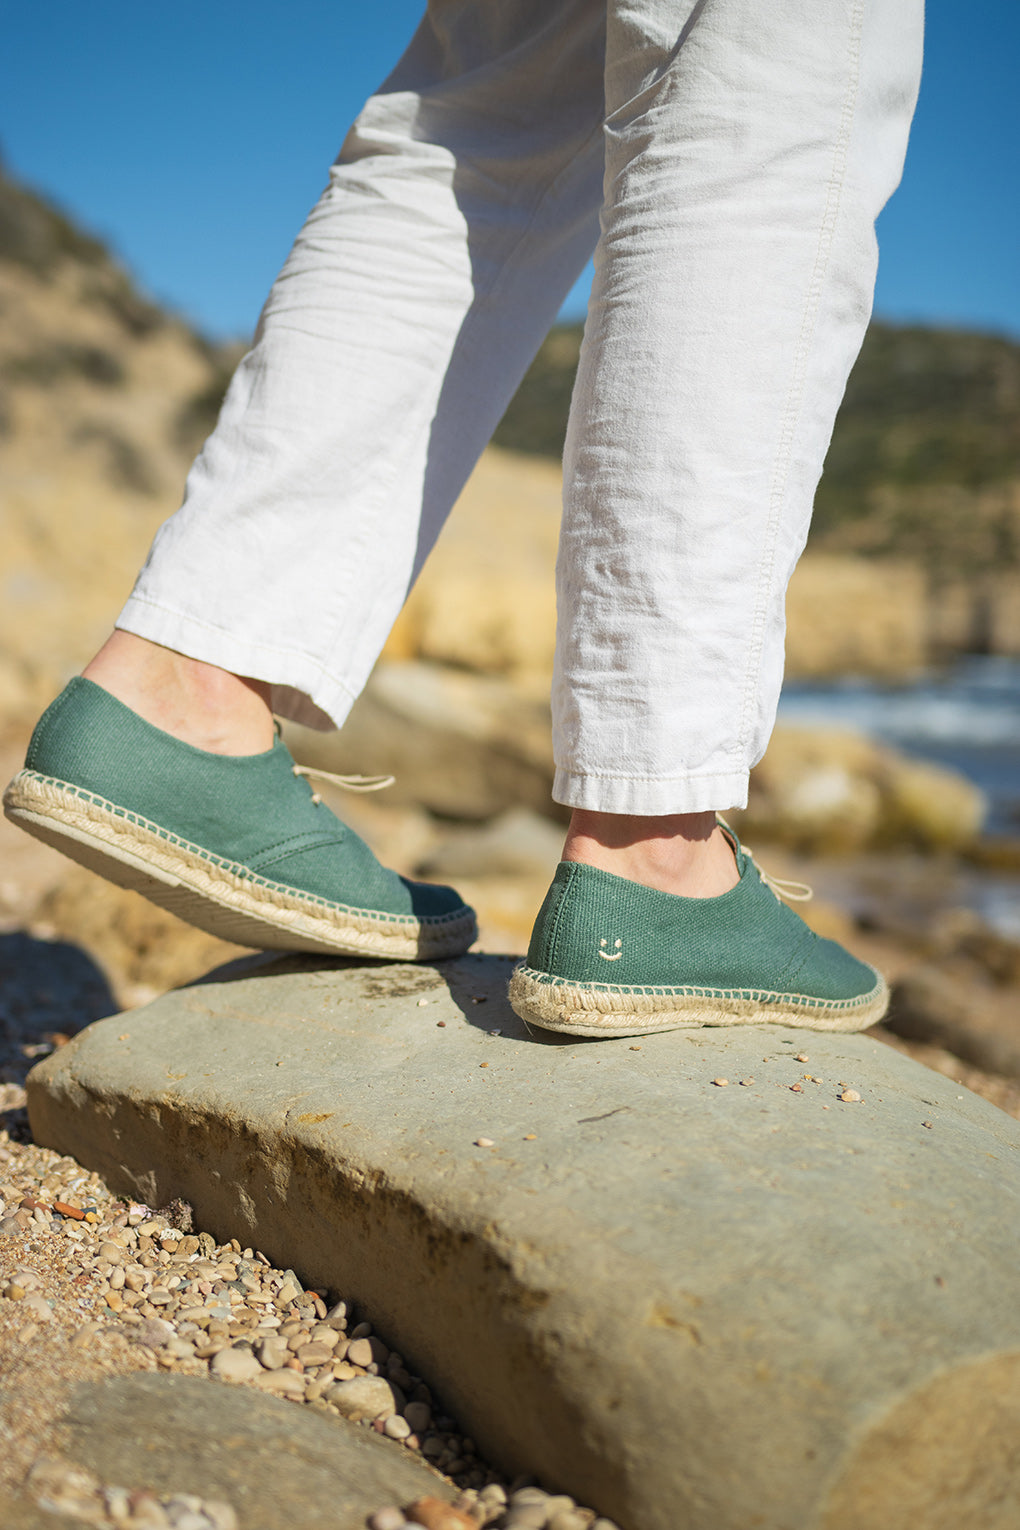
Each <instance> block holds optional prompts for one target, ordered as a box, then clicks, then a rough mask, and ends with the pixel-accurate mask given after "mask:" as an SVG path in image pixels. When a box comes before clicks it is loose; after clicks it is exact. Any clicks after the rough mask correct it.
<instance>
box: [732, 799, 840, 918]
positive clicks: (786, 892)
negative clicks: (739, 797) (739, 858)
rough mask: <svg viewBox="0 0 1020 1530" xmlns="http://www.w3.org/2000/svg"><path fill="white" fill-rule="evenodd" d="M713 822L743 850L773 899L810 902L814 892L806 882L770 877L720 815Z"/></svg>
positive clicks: (789, 901)
mask: <svg viewBox="0 0 1020 1530" xmlns="http://www.w3.org/2000/svg"><path fill="white" fill-rule="evenodd" d="M715 821H716V823H717V824H718V825H719V827H720V828H721V829H723V830H725V832H726V834H727V835H728V836H729V838H730V840H731V842H732V843H733V845H734V846H737V845H739V846H740V849H741V850H743V852H744V854H745V855H746V856H747V859H748V860H749V861H750V862H751V865H752V866H753V867H754V869H755V871H757V873H758V875H759V876H760V877H761V879H762V881H763V882H764V883H765V886H766V887H767V888H768V890H769V892H770V893H772V895H773V897H775V898H778V899H779V901H780V902H782V901H783V899H784V898H785V900H786V902H787V903H810V902H811V899H812V898H813V897H814V895H815V890H814V888H813V887H810V886H809V885H808V883H807V882H790V881H786V880H785V879H784V878H783V877H773V876H770V875H769V873H768V872H767V871H766V870H765V868H764V866H762V864H761V862H760V861H758V860H756V859H755V854H754V851H753V850H752V849H751V847H750V846H749V845H741V844H740V841H739V839H738V838H737V836H736V835H735V834H734V832H733V830H732V829H731V828H730V826H729V824H728V823H727V822H726V820H725V818H724V817H723V816H722V814H721V813H716V815H715Z"/></svg>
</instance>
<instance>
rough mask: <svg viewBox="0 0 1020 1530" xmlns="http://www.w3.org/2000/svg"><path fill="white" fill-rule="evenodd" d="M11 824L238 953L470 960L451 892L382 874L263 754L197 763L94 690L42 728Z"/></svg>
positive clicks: (280, 749) (287, 765) (85, 683)
mask: <svg viewBox="0 0 1020 1530" xmlns="http://www.w3.org/2000/svg"><path fill="white" fill-rule="evenodd" d="M4 808H5V810H6V813H7V816H8V818H10V819H11V820H12V821H13V822H14V823H17V824H19V825H20V826H21V827H22V828H23V829H27V830H28V832H29V833H30V834H34V835H35V836H36V837H37V838H38V839H41V840H44V841H45V842H46V843H47V844H49V845H53V846H54V847H55V848H56V849H58V850H62V851H63V852H64V854H65V855H69V856H70V857H71V858H72V859H73V860H76V861H80V862H81V863H82V865H84V866H88V867H89V868H90V869H91V870H93V871H97V872H99V874H100V875H101V876H104V877H107V878H108V879H109V880H110V881H111V882H117V883H118V884H119V885H120V886H121V887H130V888H133V889H134V890H135V891H136V892H140V893H142V894H144V896H145V897H147V898H149V899H151V900H152V902H153V903H158V904H160V905H161V906H162V907H163V908H167V909H169V910H170V911H171V912H172V913H174V914H178V915H179V916H180V917H181V918H182V919H186V920H188V922H189V923H190V924H195V925H198V927H199V929H202V930H208V931H209V932H210V933H211V934H213V935H219V936H221V937H222V938H223V939H224V940H232V941H236V942H237V943H238V944H239V945H244V946H256V947H261V948H267V949H270V950H277V951H326V952H331V953H333V954H337V953H344V954H346V955H350V956H385V957H392V958H396V959H399V960H402V961H407V960H411V961H416V960H420V961H425V960H429V959H433V958H436V957H442V956H456V955H459V954H460V952H462V951H466V950H467V948H468V946H470V945H471V943H472V941H473V940H474V939H475V936H476V933H477V930H476V925H475V917H474V913H473V911H472V910H471V909H470V908H468V907H467V906H466V905H465V904H464V903H463V902H462V901H461V899H460V897H459V896H458V895H457V893H455V892H454V891H453V889H452V888H449V887H434V886H431V885H428V884H424V883H417V882H409V881H407V880H405V878H403V877H400V876H398V875H397V874H396V872H394V871H387V870H386V868H385V867H383V866H381V865H380V864H379V862H378V861H377V860H376V858H375V856H374V855H373V854H372V852H371V850H370V849H369V848H368V846H367V845H366V844H365V843H364V841H363V840H361V839H359V838H358V836H357V835H356V834H355V833H353V832H352V830H350V829H348V828H347V827H346V826H345V825H344V824H343V823H341V822H340V820H339V819H338V818H337V817H336V816H335V815H334V814H333V813H332V812H330V810H329V808H328V807H326V805H325V804H324V803H322V802H321V801H320V800H319V798H318V797H317V796H316V795H315V794H314V793H313V792H312V790H311V788H310V787H309V785H308V783H307V781H305V780H304V779H302V778H301V773H300V771H299V768H298V767H297V766H295V764H294V761H293V759H292V758H291V755H290V753H289V751H288V749H287V748H286V746H285V745H284V744H283V742H282V741H281V740H280V739H276V740H275V742H274V744H273V747H272V749H268V750H266V752H265V753H264V754H254V755H220V754H208V753H206V751H205V750H202V749H194V748H192V746H191V745H190V744H184V743H182V742H181V741H180V740H179V739H176V738H173V737H172V736H171V735H170V734H169V733H164V732H162V730H161V729H159V728H155V727H153V726H152V724H151V723H147V722H145V721H144V720H143V719H142V718H140V717H139V716H138V715H137V714H136V713H134V712H132V711H131V710H130V708H128V707H126V706H124V705H123V704H122V703H121V702H119V701H117V700H116V698H115V697H113V696H111V695H110V694H109V692H108V691H104V690H103V689H102V688H101V687H100V686H98V685H94V684H93V683H92V682H91V681H90V680H81V679H79V680H72V681H71V683H70V685H68V686H67V688H66V690H64V691H63V692H62V693H61V695H60V696H58V697H57V699H56V701H55V702H54V703H53V705H52V706H51V707H50V708H49V709H48V710H47V711H46V712H45V713H44V714H43V716H42V718H41V719H40V722H39V725H38V727H37V728H36V730H35V733H34V734H33V736H32V742H31V743H30V745H29V748H28V755H27V758H26V760H25V769H24V770H22V771H21V772H20V773H19V774H18V775H17V776H15V778H14V780H13V781H12V782H11V784H10V786H9V787H8V788H7V791H6V792H5V794H4Z"/></svg>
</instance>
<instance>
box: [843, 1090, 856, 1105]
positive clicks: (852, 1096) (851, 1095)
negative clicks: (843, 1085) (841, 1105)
mask: <svg viewBox="0 0 1020 1530" xmlns="http://www.w3.org/2000/svg"><path fill="white" fill-rule="evenodd" d="M840 1099H841V1100H845V1101H846V1102H847V1104H848V1105H855V1104H856V1103H857V1102H858V1100H860V1095H859V1094H858V1093H857V1090H856V1089H844V1090H843V1093H842V1094H841V1095H840Z"/></svg>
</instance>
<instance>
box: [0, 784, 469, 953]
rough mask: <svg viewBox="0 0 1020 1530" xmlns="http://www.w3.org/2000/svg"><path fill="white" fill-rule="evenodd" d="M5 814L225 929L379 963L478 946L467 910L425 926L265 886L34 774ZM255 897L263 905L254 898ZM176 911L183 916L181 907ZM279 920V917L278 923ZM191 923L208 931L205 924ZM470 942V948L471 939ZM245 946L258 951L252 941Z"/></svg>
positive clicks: (135, 817) (425, 920) (7, 799)
mask: <svg viewBox="0 0 1020 1530" xmlns="http://www.w3.org/2000/svg"><path fill="white" fill-rule="evenodd" d="M4 806H5V808H6V810H7V813H8V816H9V817H11V818H12V819H13V820H14V821H15V822H20V824H21V827H23V828H25V829H27V830H28V831H29V832H30V833H34V834H36V835H37V837H40V838H47V839H57V840H60V839H65V840H66V839H73V840H74V841H75V842H76V843H78V844H80V845H83V846H84V847H85V848H86V849H87V850H91V852H92V855H93V857H95V858H97V859H104V860H107V861H109V860H114V861H116V862H117V863H118V864H119V865H121V866H130V867H131V868H132V869H133V870H134V872H135V875H136V876H137V875H141V876H145V875H148V876H149V878H150V879H151V880H153V881H155V882H156V883H157V884H160V885H161V886H163V887H172V886H174V885H175V884H176V885H177V886H178V887H179V888H181V889H182V892H183V893H184V894H185V899H184V901H187V897H188V896H190V897H191V898H194V899H196V900H198V901H199V903H200V904H201V905H203V906H204V907H205V908H206V909H208V910H209V915H208V917H209V918H212V919H213V920H214V922H215V921H216V920H217V919H219V922H220V923H221V924H222V923H223V918H219V915H218V914H217V913H215V912H214V911H222V915H223V916H224V917H225V918H228V919H229V918H231V917H233V918H234V919H235V920H240V921H241V922H242V923H243V922H244V921H250V922H251V923H252V924H253V925H255V926H261V927H263V928H264V929H265V930H266V931H276V932H278V933H282V934H284V935H289V934H292V935H293V936H295V937H296V938H297V939H299V940H300V939H303V940H304V941H305V942H306V948H307V942H309V941H311V942H317V943H318V948H320V949H327V950H334V951H336V950H337V949H338V944H337V941H338V938H339V939H340V940H342V941H343V942H344V943H345V944H348V945H350V946H351V948H352V954H372V951H371V946H372V945H375V954H376V955H380V954H383V955H391V956H405V957H406V956H416V957H418V958H420V957H421V956H422V955H427V956H429V957H438V956H442V955H454V954H459V953H460V952H462V951H464V950H466V949H467V946H468V945H470V943H471V940H473V939H474V929H475V921H474V915H473V912H472V911H471V910H469V909H466V906H465V911H463V912H454V913H452V914H444V915H437V916H422V917H421V918H418V917H416V916H414V915H401V914H387V913H384V912H381V911H380V912H376V911H374V910H371V909H359V908H356V907H354V906H352V905H347V904H340V903H330V902H329V900H328V899H325V898H321V897H318V896H316V895H315V894H311V893H308V894H305V893H302V892H301V891H300V889H292V888H288V887H286V886H285V885H284V884H282V883H278V882H272V881H270V880H269V879H268V878H265V877H260V876H258V875H257V874H255V873H252V872H251V871H250V870H249V869H248V868H246V867H244V866H243V865H242V864H241V863H239V862H231V861H227V860H225V859H224V858H223V857H221V856H216V855H214V854H213V853H212V852H210V851H206V850H204V849H203V848H202V847H201V846H198V845H192V844H191V843H190V842H189V841H187V840H184V839H182V838H181V837H180V836H178V835H174V834H172V833H171V832H170V831H169V830H166V829H163V828H162V827H161V825H159V824H153V823H151V822H150V821H149V820H147V819H145V818H143V817H141V815H139V814H137V813H132V812H130V811H128V810H127V809H122V808H118V807H117V806H116V804H114V803H108V802H107V801H106V800H105V799H104V798H101V797H98V796H97V795H96V794H95V793H93V792H88V791H85V790H84V789H83V788H81V787H75V786H74V785H73V784H71V783H68V782H62V781H59V780H57V779H56V778H54V777H50V776H43V775H41V774H39V772H36V771H28V770H24V771H21V772H20V773H19V774H18V775H17V776H16V777H15V778H14V780H13V781H12V782H11V784H10V786H9V787H8V788H7V791H6V792H5V794H4ZM45 831H48V833H47V832H45ZM174 852H176V853H174ZM72 858H75V859H80V857H77V856H75V857H72ZM87 864H88V862H87ZM92 869H96V868H95V867H94V866H93V868H92ZM100 874H102V873H100ZM114 880H117V878H114ZM203 883H204V884H205V885H202V884H203ZM122 885H124V884H122ZM253 889H257V890H258V891H259V892H260V893H261V895H262V896H261V897H259V898H257V899H256V898H254V897H252V891H253ZM135 890H136V891H142V889H140V888H137V887H136V889H135ZM145 896H149V897H151V898H152V901H154V902H157V903H164V905H165V906H170V895H169V894H165V895H164V897H163V898H160V897H157V896H154V893H153V892H149V891H146V892H145ZM180 901H181V900H180V899H174V900H173V902H174V903H179V902H180ZM172 911H173V912H176V913H178V914H180V912H181V910H180V909H179V908H178V907H174V908H173V910H172ZM274 913H275V914H277V915H278V916H280V917H278V918H276V919H274V918H273V917H272V916H273V914H274ZM184 917H189V918H191V916H190V915H188V916H184ZM192 922H195V923H199V924H200V927H201V928H209V923H208V922H207V921H206V922H203V921H200V920H197V919H193V920H192ZM301 926H303V927H304V928H303V929H302V928H301ZM214 933H218V931H214ZM469 934H470V937H471V939H470V940H469V939H467V938H466V937H467V936H468V935H469ZM225 938H227V939H231V938H233V939H237V935H236V934H234V935H230V934H227V935H226V936H225ZM240 943H245V942H244V941H241V942H240ZM248 943H252V942H251V940H250V939H249V942H248ZM254 943H255V944H258V942H257V941H255V942H254ZM283 949H286V947H284V948H283Z"/></svg>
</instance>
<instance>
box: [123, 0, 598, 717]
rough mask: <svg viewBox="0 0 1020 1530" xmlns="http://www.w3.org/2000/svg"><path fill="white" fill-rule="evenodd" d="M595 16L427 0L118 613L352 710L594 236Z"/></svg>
mask: <svg viewBox="0 0 1020 1530" xmlns="http://www.w3.org/2000/svg"><path fill="white" fill-rule="evenodd" d="M603 33H604V28H603V24H602V21H601V19H600V15H599V7H598V6H595V5H592V4H591V3H590V0H559V3H557V4H554V5H548V4H539V3H537V0H516V3H514V4H512V5H509V6H508V5H505V4H501V3H500V0H477V3H475V4H474V5H471V6H464V5H463V4H462V3H459V0H458V3H452V0H434V3H433V4H432V6H431V7H430V9H429V11H428V13H427V15H426V17H425V19H424V20H423V22H422V25H421V27H420V29H419V32H418V34H417V35H416V37H415V39H414V41H413V43H412V45H411V47H410V49H409V50H408V52H407V54H406V55H405V57H404V59H403V60H402V61H401V63H400V65H399V66H398V68H397V69H396V71H395V73H394V74H393V75H392V76H391V77H390V79H389V80H388V81H387V82H386V84H385V85H384V86H383V87H382V88H381V90H380V91H379V93H378V94H377V95H376V96H374V97H373V98H372V99H371V100H370V101H369V103H368V104H367V106H366V107H365V110H364V111H363V113H362V114H361V116H360V117H359V118H358V120H357V122H356V123H355V125H354V127H353V128H352V130H351V133H350V134H349V136H348V139H347V141H346V143H345V145H344V148H343V151H342V153H341V155H340V158H339V160H338V161H337V163H336V165H334V167H333V170H332V172H331V176H330V184H329V186H328V188H327V189H326V191H325V192H324V194H323V196H322V198H321V199H320V201H319V203H318V205H317V206H316V207H315V208H314V210H313V211H312V213H311V215H310V217H309V219H308V222H307V223H306V225H305V228H304V229H303V230H302V233H301V235H300V236H299V238H298V240H297V243H296V244H295V246H294V249H293V251H292V253H291V255H290V257H289V259H288V261H287V263H286V265H285V266H284V268H283V271H282V273H281V275H280V277H279V279H278V281H277V283H276V285H275V286H274V288H273V291H272V293H271V294H270V297H269V300H268V302H267V304H266V307H265V310H264V312H263V314H262V318H261V321H260V324H259V330H258V334H257V336H256V343H255V346H254V349H253V350H252V352H251V353H250V355H248V356H247V357H246V358H245V359H244V361H243V362H242V364H241V366H240V368H239V370H238V373H237V375H236V377H235V379H234V381H233V383H232V384H231V387H230V390H229V392H228V395H227V398H226V401H225V403H224V407H223V411H222V414H221V417H220V421H219V424H218V426H217V428H216V431H215V432H214V434H213V435H212V437H211V438H210V440H209V441H208V442H207V443H206V446H205V449H204V450H203V452H202V454H201V456H200V457H199V459H198V461H197V463H196V464H195V467H194V468H193V470H192V473H191V475H190V477H189V480H188V488H187V494H186V497H185V502H184V505H183V507H182V508H181V510H180V511H179V512H178V513H177V515H176V516H174V517H173V518H172V519H171V520H170V521H169V522H168V523H167V524H166V525H165V526H164V527H163V529H162V530H161V532H160V534H159V536H158V537H157V539H156V543H155V545H154V548H153V551H152V554H151V555H150V559H149V562H148V564H147V566H146V568H145V569H144V570H143V571H142V574H141V576H140V578H139V580H138V583H137V585H136V588H135V591H134V593H133V595H132V597H131V599H130V600H129V602H128V604H127V606H126V608H125V610H124V612H123V613H122V614H121V617H120V618H119V621H118V626H120V627H122V628H125V629H127V630H128V631H130V632H132V633H134V634H135V635H136V636H138V637H143V638H147V639H149V640H150V641H151V642H153V643H157V644H161V645H163V646H164V647H166V648H170V649H173V650H176V651H178V652H180V653H184V654H187V655H189V656H191V657H193V658H196V659H201V660H204V661H205V662H207V663H209V664H213V665H217V666H219V667H220V669H222V670H224V671H228V672H232V673H234V674H237V675H246V676H253V677H256V678H258V679H259V680H261V681H264V682H267V683H269V685H270V686H271V687H272V703H273V707H274V710H276V711H277V712H279V713H281V714H283V715H285V716H291V717H296V718H298V719H299V720H302V721H305V722H312V723H314V724H318V725H319V726H322V725H323V724H324V723H325V722H326V721H327V719H328V720H329V721H330V722H332V723H333V724H335V725H339V724H340V723H342V721H343V719H344V717H345V716H346V714H347V711H348V710H349V708H350V706H351V704H352V702H353V700H354V698H355V697H356V696H357V695H358V693H359V692H360V690H361V688H362V686H363V684H364V681H365V679H366V678H367V675H368V673H369V671H370V669H371V666H372V664H373V663H374V661H375V659H376V656H377V655H378V652H379V650H380V649H381V647H382V645H383V642H384V641H385V639H386V636H387V634H388V632H389V629H390V627H391V625H392V623H393V621H394V619H395V617H396V615H397V613H398V611H399V610H400V607H401V605H402V604H403V602H404V600H405V598H406V596H407V593H408V590H409V589H410V587H411V584H412V583H413V581H414V578H415V577H416V575H417V573H418V571H419V570H420V568H421V566H422V564H423V563H424V561H425V558H426V556H427V554H428V552H429V550H430V549H431V547H432V544H433V542H434V541H435V538H436V536H437V535H438V533H439V530H440V529H441V526H442V524H443V521H444V520H445V517H446V515H447V513H448V511H449V509H450V507H451V505H452V504H453V502H454V500H455V499H456V497H457V495H458V493H459V492H460V489H461V488H462V487H463V484H464V482H465V481H466V479H467V477H468V474H469V473H470V471H471V468H472V467H473V466H474V463H475V461H476V459H477V457H478V455H479V453H480V452H481V450H482V448H483V447H484V445H485V444H486V442H487V441H488V438H489V436H490V434H491V433H492V430H493V429H494V428H495V425H496V424H497V422H498V420H499V418H500V416H501V414H502V412H503V410H504V409H505V407H506V405H507V403H508V402H509V400H510V398H511V396H512V394H513V392H514V390H515V388H516V386H517V384H518V382H519V380H520V378H521V376H522V375H523V372H524V370H525V368H526V367H527V365H528V363H529V362H530V360H531V358H532V356H533V355H534V352H535V350H536V349H537V347H538V345H539V343H540V341H541V340H542V338H543V336H544V334H545V332H546V330H547V329H548V327H549V325H550V323H551V322H552V320H553V318H554V317H555V314H556V312H557V309H558V308H559V305H560V303H561V302H562V299H563V297H564V296H565V294H566V292H567V291H568V290H569V287H570V285H571V283H572V282H573V281H574V280H575V278H576V276H577V274H578V272H579V271H580V270H581V268H582V267H583V265H584V262H585V260H587V258H588V256H589V255H590V253H591V250H592V248H593V247H594V243H595V239H596V235H597V217H598V202H599V199H600V196H601V185H602V144H601V131H600V129H601V120H602V111H603V97H602V91H603V80H602V62H603V50H604V35H603ZM564 77H568V78H569V79H570V82H571V85H570V89H569V90H564V89H563V79H564ZM310 618H311V619H310Z"/></svg>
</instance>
